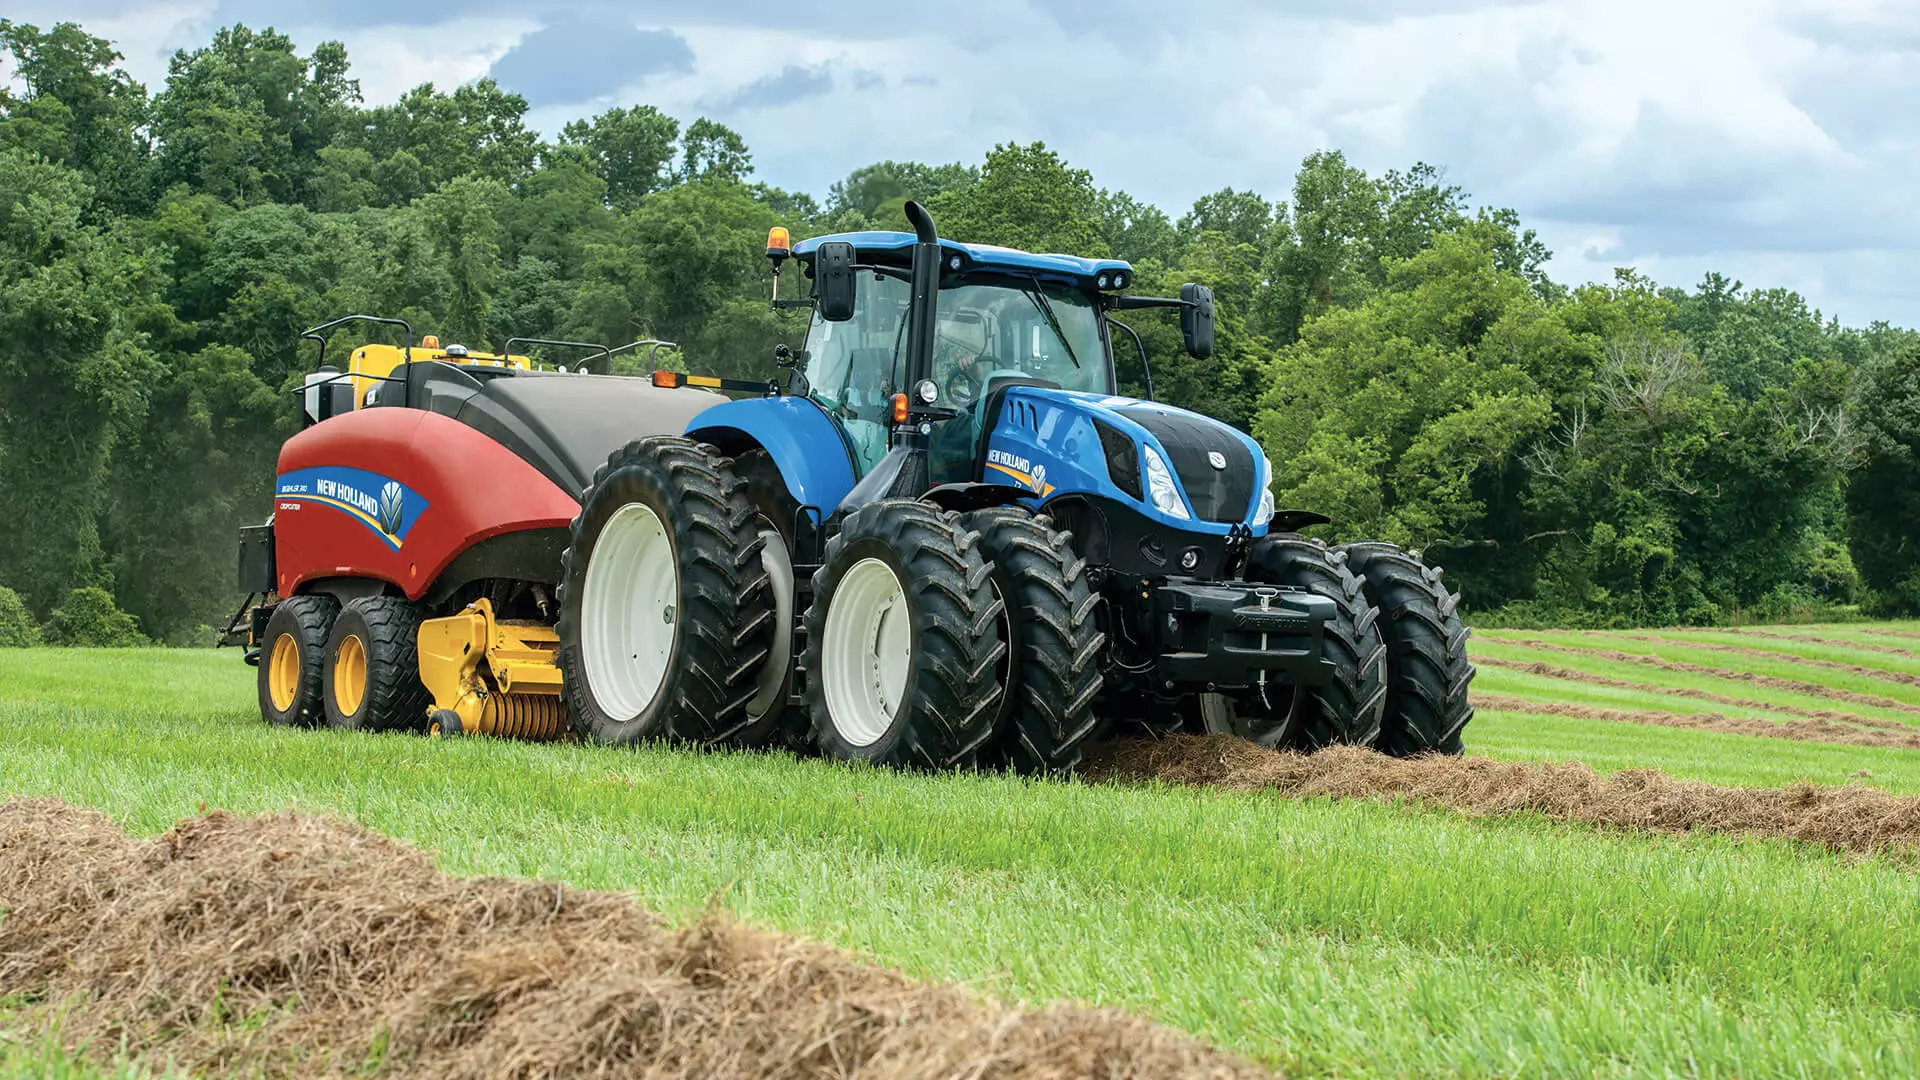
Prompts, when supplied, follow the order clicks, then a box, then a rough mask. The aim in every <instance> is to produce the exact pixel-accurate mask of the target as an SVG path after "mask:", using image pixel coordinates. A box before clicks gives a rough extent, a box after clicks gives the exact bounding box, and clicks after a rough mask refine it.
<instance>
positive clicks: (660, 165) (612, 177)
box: [560, 105, 691, 210]
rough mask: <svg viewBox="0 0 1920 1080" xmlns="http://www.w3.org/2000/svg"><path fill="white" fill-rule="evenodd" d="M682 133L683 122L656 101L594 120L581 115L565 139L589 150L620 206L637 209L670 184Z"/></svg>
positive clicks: (595, 167) (612, 199)
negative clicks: (671, 167) (677, 141)
mask: <svg viewBox="0 0 1920 1080" xmlns="http://www.w3.org/2000/svg"><path fill="white" fill-rule="evenodd" d="M689 134H691V133H689ZM679 137H680V122H679V121H678V120H675V119H673V118H672V117H670V116H667V115H665V114H664V113H662V112H661V111H660V110H658V109H656V108H654V107H653V106H651V105H635V106H633V107H632V108H624V107H616V108H612V109H608V110H607V111H606V112H603V113H601V114H600V115H598V116H596V117H594V118H593V119H592V120H575V121H573V122H571V123H569V124H568V125H567V126H566V127H565V128H563V129H561V133H560V141H561V142H562V143H565V144H567V145H570V146H578V147H581V148H583V149H585V150H586V151H587V153H588V155H589V160H590V161H591V163H592V168H593V170H594V172H595V173H596V174H597V175H598V176H599V177H600V179H601V180H602V181H604V182H605V183H606V192H607V200H608V202H609V203H610V204H611V205H612V206H613V207H614V208H615V209H617V210H631V209H633V208H634V207H636V206H638V205H640V200H641V199H644V198H646V197H647V196H648V195H651V194H653V193H654V192H655V191H658V190H660V188H661V187H663V186H665V185H666V183H667V182H668V179H669V177H668V168H669V167H670V166H671V165H672V163H673V150H674V141H675V140H676V139H678V138H679Z"/></svg>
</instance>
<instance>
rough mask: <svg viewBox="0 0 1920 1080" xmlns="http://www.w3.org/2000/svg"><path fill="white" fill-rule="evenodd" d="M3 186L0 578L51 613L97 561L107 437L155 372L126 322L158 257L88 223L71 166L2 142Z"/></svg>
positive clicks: (136, 409)
mask: <svg viewBox="0 0 1920 1080" xmlns="http://www.w3.org/2000/svg"><path fill="white" fill-rule="evenodd" d="M0 190H4V191H6V192H8V194H9V196H10V198H9V199H7V200H0V340H3V341H5V342H6V347H5V348H4V349H0V577H4V578H5V579H6V580H7V581H8V582H10V583H11V584H12V585H13V586H14V587H15V588H18V589H19V590H20V592H21V594H22V595H23V596H25V598H26V600H27V602H28V603H29V604H31V605H32V606H33V607H34V608H35V609H36V610H40V611H44V610H46V609H47V608H48V607H49V606H50V605H51V604H52V602H53V601H54V600H55V599H57V598H58V597H59V596H61V595H62V594H63V593H64V592H65V591H66V590H68V589H70V588H72V587H73V586H74V585H75V584H76V583H77V582H80V581H82V580H83V579H86V578H88V577H91V576H97V575H98V574H99V573H100V572H101V569H100V546H99V538H98V531H97V528H96V513H97V511H98V509H99V507H100V500H101V492H102V486H103V483H104V480H105V475H106V466H107V454H108V449H109V447H110V445H111V440H112V434H113V431H114V430H115V428H116V426H117V425H119V424H124V423H126V422H131V421H132V420H133V419H135V418H137V417H138V416H140V415H141V414H142V413H143V412H144V410H145V408H146V399H145V393H144V388H145V386H146V385H147V383H148V380H149V379H150V378H151V376H152V375H153V373H154V364H153V359H152V357H151V356H150V355H149V354H148V352H147V350H146V348H145V346H144V343H143V341H142V337H141V335H140V334H139V333H138V332H137V331H136V330H135V329H134V328H133V327H132V326H131V325H130V318H131V315H132V314H133V313H135V312H136V311H137V310H138V309H139V308H140V307H141V306H142V304H143V300H144V298H143V296H142V293H143V291H144V290H145V289H146V288H149V287H151V281H150V276H149V275H150V268H149V267H146V266H144V265H143V264H142V261H141V259H140V258H139V256H138V255H136V254H135V253H134V252H132V251H129V250H128V249H127V248H126V247H124V246H123V245H122V244H120V243H118V242H117V241H116V240H115V238H114V237H112V236H110V235H108V234H106V233H104V232H102V231H101V230H100V229H98V228H97V227H95V226H91V225H88V224H85V223H84V222H83V221H82V213H83V209H84V207H85V206H86V205H87V202H88V199H89V195H90V191H89V189H88V187H87V185H86V184H85V183H84V182H82V180H81V179H80V177H79V175H78V174H76V173H74V172H72V171H71V170H67V169H63V168H61V167H60V166H57V165H53V164H50V163H47V162H42V161H38V160H34V159H32V158H30V157H29V156H27V155H26V154H23V153H21V152H20V151H17V150H6V151H0Z"/></svg>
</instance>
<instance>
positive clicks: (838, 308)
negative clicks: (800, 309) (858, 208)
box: [813, 242, 854, 322]
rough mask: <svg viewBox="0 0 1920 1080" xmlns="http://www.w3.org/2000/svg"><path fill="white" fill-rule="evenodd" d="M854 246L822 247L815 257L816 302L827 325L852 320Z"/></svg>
mask: <svg viewBox="0 0 1920 1080" xmlns="http://www.w3.org/2000/svg"><path fill="white" fill-rule="evenodd" d="M853 285H854V283H853V245H852V244H848V243H844V242H836V243H831V244H821V245H820V247H819V249H818V250H817V251H815V252H814V255H813V299H814V303H815V305H817V306H818V307H819V309H820V317H821V318H823V319H825V320H827V321H828V322H846V321H847V320H848V319H851V318H853Z"/></svg>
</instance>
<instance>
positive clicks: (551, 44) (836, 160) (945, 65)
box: [7, 0, 1920, 325]
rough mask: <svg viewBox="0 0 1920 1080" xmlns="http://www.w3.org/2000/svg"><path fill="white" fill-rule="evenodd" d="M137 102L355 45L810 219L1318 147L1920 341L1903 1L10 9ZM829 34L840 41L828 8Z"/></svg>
mask: <svg viewBox="0 0 1920 1080" xmlns="http://www.w3.org/2000/svg"><path fill="white" fill-rule="evenodd" d="M7 6H8V7H9V8H10V9H13V10H12V11H10V13H9V15H10V17H12V18H14V19H16V20H19V21H30V22H37V23H39V24H40V25H42V26H45V25H47V24H50V23H51V22H53V21H56V20H57V19H60V18H71V19H76V20H77V21H79V22H81V23H82V24H83V25H85V26H86V27H87V28H88V29H89V30H91V31H92V32H94V33H96V34H99V35H101V36H105V37H109V38H112V39H113V40H114V41H116V42H117V43H118V45H119V47H120V49H121V51H122V52H124V53H125V54H126V55H127V61H126V63H127V67H128V68H129V69H130V70H131V71H132V72H133V73H134V75H135V76H136V77H137V78H140V79H142V80H143V81H145V82H147V83H148V84H149V87H150V88H157V86H158V84H159V83H160V82H161V81H162V79H163V77H164V74H165V70H166V57H167V55H168V54H169V53H170V52H171V51H172V50H173V49H175V48H179V47H183V46H184V47H192V46H194V45H196V44H199V43H201V42H203V41H204V40H205V39H206V37H207V35H208V34H209V33H210V32H211V31H212V30H213V28H215V27H217V26H220V25H223V24H226V23H230V22H234V21H243V22H246V23H248V24H249V25H254V26H263V25H273V26H275V27H277V28H278V29H280V30H282V31H285V32H287V33H289V34H291V35H293V37H294V39H295V40H296V41H297V42H298V43H299V44H300V45H301V47H302V49H303V50H305V49H307V48H310V47H311V46H312V45H313V44H314V43H315V42H317V41H319V40H322V39H324V38H337V39H339V40H341V41H343V42H345V43H346V45H347V48H348V51H349V53H350V55H351V56H352V58H353V60H354V72H355V74H356V76H357V77H358V78H359V79H360V83H361V87H362V90H363V92H364V93H365V95H366V98H367V100H368V101H369V102H372V103H377V102H382V101H388V100H392V99H393V98H394V97H396V96H398V94H399V93H400V92H401V91H402V90H404V89H406V88H407V87H409V86H412V85H415V84H417V83H419V82H422V81H426V80H432V81H434V82H436V83H438V84H440V85H442V86H449V85H452V84H456V83H459V82H463V81H466V80H470V79H474V78H478V77H480V76H484V75H488V74H491V75H492V76H494V77H495V78H497V79H498V80H499V81H500V82H501V83H502V84H503V85H505V86H506V87H508V88H510V89H512V90H514V91H517V92H519V93H521V94H523V95H525V96H526V98H527V99H528V101H529V102H531V103H532V106H533V111H532V114H531V117H530V119H531V121H532V122H533V124H534V125H535V126H537V127H539V128H541V129H542V130H544V131H547V132H549V133H551V132H553V131H555V130H557V128H558V127H559V125H560V124H561V123H563V122H565V121H566V120H568V119H572V118H574V117H578V116H585V115H590V114H592V113H594V112H598V111H600V110H601V109H604V108H605V107H607V106H609V105H613V104H629V103H634V102H647V103H651V104H654V105H657V106H659V107H660V108H662V109H663V110H665V111H666V112H668V113H669V114H671V115H674V116H677V117H679V118H681V119H682V120H683V121H684V120H691V119H692V118H694V117H695V116H698V115H702V114H704V115H709V116H713V117H715V118H716V119H719V120H722V121H724V122H725V123H727V124H729V125H731V126H732V127H734V128H735V129H737V130H739V131H740V132H741V133H742V134H743V135H745V136H746V138H747V141H748V144H749V146H750V147H751V148H752V150H753V153H754V161H755V164H756V166H757V168H758V176H759V178H761V179H764V180H766V181H768V182H770V183H775V184H778V185H780V186H782V187H786V188H790V189H797V190H805V191H811V192H813V193H815V194H817V195H824V194H825V193H826V189H827V186H828V185H829V184H831V183H832V182H833V181H834V180H835V179H838V178H839V177H841V176H844V175H845V174H846V173H847V172H848V171H850V170H851V169H853V168H855V167H857V166H859V165H862V164H865V163H867V162H870V161H874V160H878V159H882V158H896V159H917V160H924V161H952V160H964V161H967V162H977V161H978V160H979V159H980V158H981V156H982V155H983V153H984V152H985V151H986V149H987V148H988V147H990V146H991V145H992V144H993V143H995V142H997V141H1007V140H1016V139H1017V140H1021V141H1027V140H1032V139H1044V140H1045V141H1046V142H1047V143H1048V144H1049V145H1051V146H1053V147H1055V148H1056V149H1058V150H1060V151H1061V152H1063V153H1064V154H1065V155H1066V157H1067V158H1068V159H1069V160H1070V161H1071V162H1072V163H1073V164H1075V165H1077V166H1080V167H1084V168H1088V169H1091V170H1092V171H1093V173H1094V177H1095V179H1096V180H1097V181H1098V182H1099V183H1100V184H1101V185H1102V186H1105V187H1120V188H1124V189H1126V190H1127V191H1129V192H1132V193H1133V194H1134V195H1135V196H1136V197H1140V198H1144V199H1147V200H1149V201H1152V202H1154V203H1157V204H1158V205H1160V206H1161V207H1162V208H1163V209H1165V210H1167V211H1168V213H1170V214H1173V215H1174V216H1178V215H1179V213H1180V212H1181V211H1182V210H1183V209H1184V208H1185V207H1186V206H1187V205H1189V204H1190V203H1191V202H1192V201H1193V199H1194V198H1195V197H1197V196H1199V195H1202V194H1205V193H1207V192H1209V191H1214V190H1218V189H1219V188H1221V187H1224V186H1232V187H1237V188H1248V187H1251V188H1254V189H1256V190H1259V191H1261V192H1263V193H1268V194H1270V195H1275V194H1282V193H1284V192H1286V191H1287V190H1288V188H1289V187H1290V185H1291V182H1292V177H1293V173H1294V170H1295V168H1296V167H1297V166H1298V164H1299V162H1300V159H1301V158H1302V157H1303V156H1304V155H1306V154H1308V153H1310V152H1312V151H1313V150H1315V149H1318V148H1323V147H1330V148H1337V149H1341V150H1344V151H1346V153H1347V155H1348V157H1349V158H1350V159H1352V160H1353V161H1354V162H1356V163H1357V164H1360V165H1362V166H1364V167H1365V168H1367V169H1368V170H1369V171H1373V172H1376V173H1377V172H1380V171H1383V170H1385V169H1388V168H1393V167H1404V166H1405V165H1407V164H1410V163H1412V162H1414V161H1417V160H1425V161H1428V162H1432V163H1434V164H1436V165H1439V166H1442V167H1443V168H1444V169H1445V171H1446V175H1447V177H1448V179H1449V180H1451V181H1452V182H1454V183H1457V184H1460V185H1462V186H1463V187H1465V188H1466V189H1467V191H1468V192H1469V193H1470V194H1471V195H1472V196H1473V198H1474V199H1475V201H1476V202H1480V203H1489V204H1494V205H1505V206H1512V207H1514V208H1516V209H1518V210H1519V211H1520V213H1521V215H1522V217H1523V218H1524V219H1525V220H1526V221H1527V223H1528V224H1530V225H1532V226H1533V227H1535V228H1537V229H1539V230H1540V232H1541V234H1542V235H1543V237H1545V239H1546V240H1547V241H1548V243H1549V245H1550V246H1551V247H1552V248H1553V249H1554V251H1555V252H1556V253H1557V255H1556V257H1555V259H1554V262H1553V264H1552V267H1551V269H1552V271H1553V273H1554V275H1555V276H1556V277H1558V278H1559V279H1561V280H1563V281H1575V280H1583V279H1591V278H1605V277H1608V276H1610V275H1611V273H1612V269H1613V267H1615V266H1622V265H1631V266H1637V267H1639V268H1640V269H1641V270H1643V271H1645V272H1647V273H1648V274H1651V275H1652V276H1653V277H1655V278H1656V279H1658V280H1660V281H1661V282H1663V283H1668V284H1680V285H1692V284H1694V283H1696V282H1698V280H1699V279H1700V277H1701V275H1702V274H1703V273H1704V272H1705V271H1707V270H1710V269H1714V270H1719V271H1721V272H1722V273H1725V274H1728V275H1729V276H1732V277H1736V278H1739V279H1740V280H1742V281H1745V282H1747V283H1748V284H1750V285H1785V286H1789V287H1792V288H1795V289H1798V290H1800V291H1801V292H1802V293H1804V294H1806V295H1807V297H1808V298H1809V299H1810V300H1811V301H1812V302H1814V303H1815V304H1816V305H1818V306H1819V307H1821V308H1822V309H1823V310H1825V311H1826V312H1827V313H1828V314H1830V315H1837V316H1839V318H1840V319H1841V320H1842V321H1843V322H1846V323H1849V324H1863V323H1865V322H1868V321H1870V320H1873V319H1882V318H1884V319H1888V320H1891V321H1894V322H1899V323H1903V324H1906V325H1920V243H1917V241H1920V205H1916V201H1915V199H1914V198H1912V195H1913V194H1914V183H1913V180H1914V177H1915V166H1916V165H1917V164H1920V152H1917V151H1920V2H1917V0H1550V2H1542V3H1503V2H1498V0H1272V2H1257V0H1188V3H1187V4H1185V5H1172V4H1165V3H1150V2H1149V0H974V2H971V3H968V4H964V5H961V4H950V3H944V2H943V3H921V2H915V0H838V2H837V3H836V4H833V5H814V4H798V3H794V2H793V0H779V2H773V0H706V2H703V3H694V2H688V0H626V2H623V3H597V2H595V0H580V2H578V3H567V2H565V0H562V2H561V3H558V4H554V5H542V4H538V3H536V4H528V3H526V2H525V0H518V2H513V3H507V2H503V0H283V2H273V0H139V2H136V0H59V2H47V0H10V2H9V4H8V5H7ZM828 11H833V12H835V14H833V16H832V17H831V18H830V19H829V18H828V17H827V16H826V15H825V14H824V13H825V12H828Z"/></svg>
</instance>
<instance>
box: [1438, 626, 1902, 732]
mask: <svg viewBox="0 0 1920 1080" xmlns="http://www.w3.org/2000/svg"><path fill="white" fill-rule="evenodd" d="M1476 637H1477V640H1478V641H1479V643H1480V644H1482V645H1485V644H1490V643H1498V642H1503V641H1508V640H1514V639H1524V638H1538V639H1540V640H1544V641H1551V642H1553V643H1554V644H1556V645H1567V646H1570V647H1572V648H1576V649H1609V650H1613V651H1616V652H1623V653H1631V654H1634V655H1636V656H1656V657H1659V658H1660V659H1662V660H1680V661H1684V662H1686V663H1690V664H1701V665H1704V666H1706V667H1714V668H1724V669H1726V670H1729V671H1744V672H1750V673H1752V674H1755V675H1771V676H1775V677H1777V678H1782V679H1795V680H1798V681H1800V682H1807V683H1815V684H1818V685H1820V686H1825V687H1830V688H1832V689H1836V690H1850V691H1853V692H1854V693H1857V694H1872V695H1874V696H1876V697H1883V698H1890V699H1892V700H1894V701H1899V702H1903V703H1905V704H1909V705H1916V706H1920V686H1916V685H1912V684H1907V683H1898V682H1890V681H1888V680H1885V679H1876V678H1873V677H1871V676H1868V675H1857V674H1854V673H1852V672H1846V671H1835V670H1832V669H1831V668H1820V667H1814V666H1812V665H1809V664H1802V663H1798V662H1796V658H1795V657H1794V656H1792V655H1790V654H1787V653H1780V654H1778V655H1777V658H1776V657H1759V656H1746V655H1741V654H1739V653H1727V652H1715V651H1713V650H1710V649H1702V648H1699V647H1697V646H1694V645H1691V644H1689V643H1688V642H1686V641H1682V640H1671V639H1669V640H1666V641H1647V640H1644V639H1640V638H1629V637H1621V636H1615V635H1611V634H1605V633H1579V634H1567V633H1562V634H1547V633H1513V634H1508V633H1507V632H1505V631H1498V632H1491V633H1487V634H1484V635H1476ZM1715 637H1716V638H1717V639H1718V640H1716V641H1715V642H1714V644H1723V645H1745V644H1746V642H1745V639H1744V638H1743V637H1741V636H1738V635H1734V634H1724V635H1715ZM1763 644H1764V643H1763ZM1538 652H1540V653H1543V654H1545V653H1551V654H1552V655H1554V656H1561V657H1564V656H1568V655H1569V654H1567V653H1564V652H1560V651H1558V650H1545V649H1543V650H1538ZM1876 659H1877V658H1876ZM1887 659H1897V658H1894V657H1888V658H1887ZM1847 662H1848V663H1850V664H1858V665H1860V666H1862V667H1873V666H1875V664H1874V663H1869V662H1867V661H1866V660H1865V659H1864V658H1858V657H1856V658H1854V659H1851V660H1849V661H1847ZM1559 663H1561V664H1563V665H1565V666H1567V667H1584V666H1585V665H1584V664H1580V663H1577V662H1576V663H1569V662H1567V661H1565V660H1562V661H1559ZM1629 666H1634V667H1638V668H1640V669H1641V670H1643V671H1656V670H1658V669H1657V668H1653V667H1651V666H1648V665H1629ZM1885 669H1886V670H1895V669H1894V668H1893V667H1892V666H1891V665H1885ZM1722 681H1737V680H1722ZM1723 692H1725V691H1723ZM1741 696H1746V697H1751V696H1755V695H1741ZM1907 719H1908V721H1909V722H1912V721H1913V720H1915V719H1920V716H1916V715H1915V714H1912V713H1909V714H1907Z"/></svg>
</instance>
